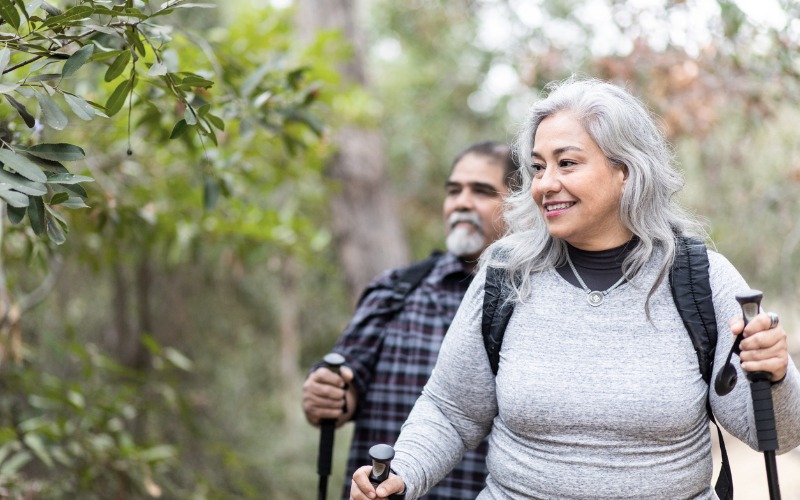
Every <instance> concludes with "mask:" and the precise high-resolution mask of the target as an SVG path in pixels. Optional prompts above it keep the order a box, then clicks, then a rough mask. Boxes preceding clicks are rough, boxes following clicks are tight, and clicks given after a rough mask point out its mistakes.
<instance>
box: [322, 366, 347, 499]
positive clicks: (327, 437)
mask: <svg viewBox="0 0 800 500" xmlns="http://www.w3.org/2000/svg"><path fill="white" fill-rule="evenodd" d="M344 361H345V360H344V356H342V355H341V354H339V353H335V352H331V353H328V354H326V355H325V357H324V358H322V363H323V365H324V367H325V368H327V369H329V370H331V371H333V372H334V373H339V368H340V367H341V366H342V365H343V364H344ZM345 411H346V410H345ZM319 427H320V438H319V453H318V455H317V473H318V474H319V478H320V482H319V492H318V493H319V495H318V498H319V500H324V499H325V498H326V497H327V490H328V476H329V475H330V473H331V465H332V463H333V438H334V434H335V433H336V419H332V418H325V419H322V421H321V422H320V424H319Z"/></svg>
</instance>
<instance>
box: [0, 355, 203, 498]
mask: <svg viewBox="0 0 800 500" xmlns="http://www.w3.org/2000/svg"><path fill="white" fill-rule="evenodd" d="M61 346H62V348H63V349H64V350H63V351H62V352H60V353H59V355H60V356H61V357H63V358H64V359H63V360H62V361H63V362H64V367H65V368H67V369H68V370H69V375H70V376H69V377H66V378H65V377H64V374H57V373H52V372H51V371H50V370H49V369H48V367H47V366H43V365H42V363H41V362H39V361H38V360H37V358H36V357H31V359H26V360H25V361H24V362H23V363H22V364H21V365H18V364H5V365H4V366H3V367H2V371H0V387H2V392H3V398H2V400H0V443H2V445H0V495H2V496H3V497H4V498H9V497H10V498H32V497H33V498H87V499H92V498H98V499H99V498H107V495H108V493H110V492H120V491H126V492H130V494H131V495H132V496H135V497H146V496H151V497H156V496H160V495H161V494H162V493H165V494H167V495H168V496H172V497H175V496H180V497H184V498H188V497H189V496H190V494H191V493H192V492H191V490H189V491H184V492H181V491H180V490H178V491H176V490H174V489H173V488H172V487H171V486H170V485H169V484H168V483H165V482H162V480H161V477H162V476H164V475H165V474H166V473H167V472H168V471H171V470H172V469H174V468H175V467H176V466H178V462H177V460H176V458H177V452H176V449H175V447H174V446H172V445H170V444H166V443H163V442H161V441H159V438H161V436H160V435H159V434H158V433H155V434H154V433H152V432H150V431H149V429H147V428H146V426H157V425H158V423H159V422H158V420H155V419H152V420H150V421H149V422H146V423H144V425H143V422H142V420H141V418H140V417H141V416H142V415H146V414H157V415H159V419H161V418H174V417H177V416H179V414H180V412H181V411H180V410H181V407H182V406H184V404H185V403H184V401H183V400H182V396H181V395H180V394H179V393H177V392H176V391H175V389H174V387H173V384H174V382H175V381H174V373H175V372H176V371H184V370H190V369H191V362H190V361H189V360H188V359H187V358H186V357H185V356H184V355H183V354H181V353H180V352H179V351H177V350H175V349H174V348H163V349H162V348H161V347H160V346H159V345H158V344H156V343H155V342H153V341H152V339H150V340H148V346H149V347H150V349H152V351H153V355H154V357H153V363H154V366H156V367H157V369H156V372H157V374H158V375H157V376H153V377H150V378H149V380H148V379H147V378H146V377H144V376H143V375H142V374H141V373H140V372H137V371H134V370H129V369H126V368H125V367H123V366H121V365H120V364H119V363H117V362H116V361H114V360H113V359H111V358H109V357H108V356H105V355H103V354H102V353H101V352H100V351H99V350H98V348H97V346H95V345H93V344H83V343H78V342H76V341H75V340H62V341H61ZM154 435H155V440H153V439H152V437H153V436H154ZM25 466H28V467H27V468H25ZM23 470H26V471H31V470H33V471H38V474H36V475H37V476H38V478H37V479H36V480H34V481H30V480H28V479H26V477H27V476H28V474H27V473H26V474H23V473H22V471H23ZM198 479H199V478H198ZM201 483H202V481H199V482H198V484H197V485H196V487H197V488H199V487H201Z"/></svg>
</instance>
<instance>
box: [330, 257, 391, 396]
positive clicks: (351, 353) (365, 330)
mask: <svg viewBox="0 0 800 500" xmlns="http://www.w3.org/2000/svg"><path fill="white" fill-rule="evenodd" d="M398 276H399V270H397V269H396V270H392V271H386V272H385V273H383V274H381V275H380V276H378V277H377V278H375V280H373V281H372V283H370V285H369V286H368V287H367V288H366V289H365V290H364V293H363V294H362V297H361V300H359V303H358V306H357V307H356V311H355V313H354V314H353V317H352V319H351V320H350V323H348V325H347V327H346V328H345V329H344V331H343V332H342V335H341V336H340V337H339V339H338V340H337V341H336V344H335V345H334V347H333V351H334V352H337V353H339V354H341V355H342V356H344V358H345V361H346V363H347V366H349V367H350V368H351V369H352V370H353V384H355V387H356V390H357V391H358V395H359V398H361V397H362V396H363V395H364V394H366V393H367V391H368V390H369V384H370V382H371V380H372V374H373V372H374V369H375V363H376V362H377V361H378V359H379V357H380V351H381V348H382V346H383V341H384V338H385V336H386V334H387V324H388V323H389V322H390V321H391V320H392V319H393V318H394V317H395V315H396V314H397V312H398V309H399V308H401V307H402V302H400V299H399V298H398V297H397V296H396V295H395V291H394V284H395V282H396V281H397V279H398ZM315 368H316V367H315ZM359 406H360V405H359Z"/></svg>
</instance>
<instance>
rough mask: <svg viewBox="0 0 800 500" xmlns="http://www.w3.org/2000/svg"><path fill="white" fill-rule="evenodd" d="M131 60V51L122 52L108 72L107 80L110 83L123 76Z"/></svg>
mask: <svg viewBox="0 0 800 500" xmlns="http://www.w3.org/2000/svg"><path fill="white" fill-rule="evenodd" d="M130 60H131V52H130V51H129V50H126V51H124V52H121V53H120V54H119V55H118V56H117V57H116V59H114V61H113V62H112V63H111V65H110V66H109V67H108V69H107V70H106V75H105V80H106V81H107V82H110V81H112V80H114V79H115V78H117V77H118V76H119V75H121V74H122V72H123V71H125V67H126V66H128V62H129V61H130Z"/></svg>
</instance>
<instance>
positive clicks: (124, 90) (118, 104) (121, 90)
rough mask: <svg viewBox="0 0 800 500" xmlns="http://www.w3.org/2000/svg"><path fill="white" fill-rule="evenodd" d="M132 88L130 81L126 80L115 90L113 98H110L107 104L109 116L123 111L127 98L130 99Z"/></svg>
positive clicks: (112, 94)
mask: <svg viewBox="0 0 800 500" xmlns="http://www.w3.org/2000/svg"><path fill="white" fill-rule="evenodd" d="M132 88H133V86H132V85H131V81H130V80H125V81H124V82H122V83H120V84H119V85H117V88H116V89H114V92H112V93H111V97H109V98H108V101H107V102H106V111H107V112H108V116H114V115H116V114H117V113H119V110H120V109H122V106H123V105H124V104H125V98H126V97H128V94H130V92H131V90H132Z"/></svg>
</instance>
